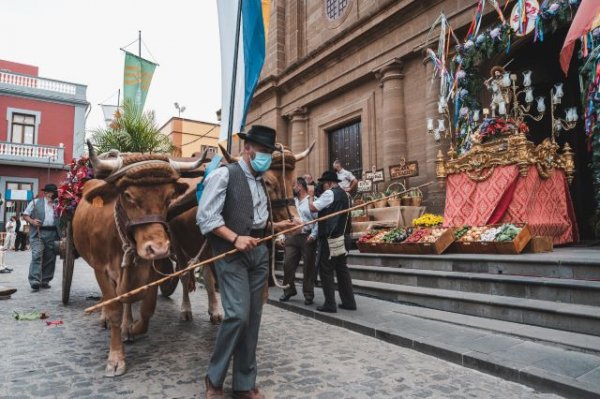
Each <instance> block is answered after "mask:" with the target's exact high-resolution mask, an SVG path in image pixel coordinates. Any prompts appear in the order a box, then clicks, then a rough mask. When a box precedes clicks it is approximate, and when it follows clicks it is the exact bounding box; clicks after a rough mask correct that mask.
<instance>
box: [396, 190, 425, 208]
mask: <svg viewBox="0 0 600 399" xmlns="http://www.w3.org/2000/svg"><path fill="white" fill-rule="evenodd" d="M409 190H410V191H409V193H408V194H411V193H415V194H416V195H406V196H404V197H402V198H401V199H400V202H401V203H402V205H404V206H421V203H423V192H422V191H421V189H420V188H413V189H409Z"/></svg>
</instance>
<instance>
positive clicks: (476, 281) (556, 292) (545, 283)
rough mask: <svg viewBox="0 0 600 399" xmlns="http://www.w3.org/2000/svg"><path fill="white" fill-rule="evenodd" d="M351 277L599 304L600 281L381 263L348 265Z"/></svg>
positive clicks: (491, 293) (555, 300)
mask: <svg viewBox="0 0 600 399" xmlns="http://www.w3.org/2000/svg"><path fill="white" fill-rule="evenodd" d="M348 267H349V269H350V273H351V275H352V278H353V279H357V280H365V281H375V282H382V283H389V284H401V285H409V286H417V287H428V288H441V289H447V290H455V291H463V292H475V293H480V294H490V295H502V296H511V297H518V298H529V299H539V300H545V301H552V302H561V303H575V304H581V305H590V306H600V281H589V280H575V279H561V278H552V277H531V276H514V275H506V274H488V273H469V272H453V271H438V270H422V269H405V268H395V267H381V266H356V265H350V266H348Z"/></svg>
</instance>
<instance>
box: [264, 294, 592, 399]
mask: <svg viewBox="0 0 600 399" xmlns="http://www.w3.org/2000/svg"><path fill="white" fill-rule="evenodd" d="M281 293H282V290H279V289H271V291H270V295H269V303H271V304H272V305H274V306H278V307H281V308H284V309H288V310H291V311H294V312H296V313H299V314H301V315H304V316H307V317H310V318H315V319H316V320H321V321H325V322H327V323H330V324H332V325H336V326H340V327H344V328H347V329H349V330H352V331H356V332H359V333H361V334H364V335H367V336H370V337H376V338H378V339H380V340H382V341H386V342H390V343H393V344H396V345H399V346H401V347H407V348H412V349H415V350H418V351H419V352H423V353H426V354H431V355H433V356H436V357H439V358H442V359H445V360H448V361H451V362H454V363H457V364H460V365H463V366H466V367H470V368H474V369H477V370H481V371H484V372H488V373H490V374H494V375H497V376H500V377H502V378H505V379H508V380H512V381H518V382H522V383H525V384H528V385H531V386H534V387H536V388H539V389H542V390H547V391H553V392H558V393H562V394H565V395H567V396H574V397H590V398H592V397H596V398H598V397H600V354H598V353H595V354H588V353H582V352H578V351H572V350H569V349H566V348H561V347H558V346H557V345H552V344H547V343H540V342H534V341H532V340H527V339H524V338H519V337H517V336H511V335H509V334H499V333H497V332H493V331H490V330H487V329H480V328H472V327H465V326H461V325H456V324H452V323H448V322H444V321H440V320H434V319H431V318H427V317H429V316H428V315H426V314H427V312H430V311H431V310H430V309H425V308H419V307H415V306H411V305H405V304H398V303H394V302H388V301H383V300H378V299H374V298H369V297H365V296H360V295H357V296H356V301H357V305H358V310H356V311H348V310H343V309H338V312H337V313H322V312H318V311H316V306H317V305H320V304H321V303H323V294H322V290H321V289H320V288H316V291H315V304H314V305H311V306H306V305H304V299H303V297H302V294H301V293H299V295H297V296H295V297H292V299H290V301H289V302H283V303H282V302H279V300H278V298H279V297H280V296H281ZM336 297H337V294H336ZM338 300H339V298H338ZM419 309H421V312H422V313H423V315H424V316H425V317H426V318H423V317H419V316H418V315H419V313H420V312H419ZM457 317H460V315H457ZM465 317H470V316H465ZM490 322H491V323H493V322H494V321H490ZM498 322H500V321H498ZM500 323H505V324H507V323H506V322H500ZM512 324H514V325H515V326H516V324H515V323H512ZM519 326H521V328H527V326H525V325H519ZM532 328H533V329H536V328H537V329H539V327H532Z"/></svg>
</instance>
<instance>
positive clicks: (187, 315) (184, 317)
mask: <svg viewBox="0 0 600 399" xmlns="http://www.w3.org/2000/svg"><path fill="white" fill-rule="evenodd" d="M179 319H180V320H181V321H192V320H193V319H194V318H193V317H192V311H191V310H182V311H181V313H179Z"/></svg>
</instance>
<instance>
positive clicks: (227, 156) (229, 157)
mask: <svg viewBox="0 0 600 399" xmlns="http://www.w3.org/2000/svg"><path fill="white" fill-rule="evenodd" d="M219 148H220V149H221V152H222V153H223V157H224V158H225V160H226V161H227V163H236V162H237V161H239V160H240V157H234V156H233V155H231V154H230V153H229V151H227V150H226V149H225V148H224V147H223V146H222V145H221V144H219Z"/></svg>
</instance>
